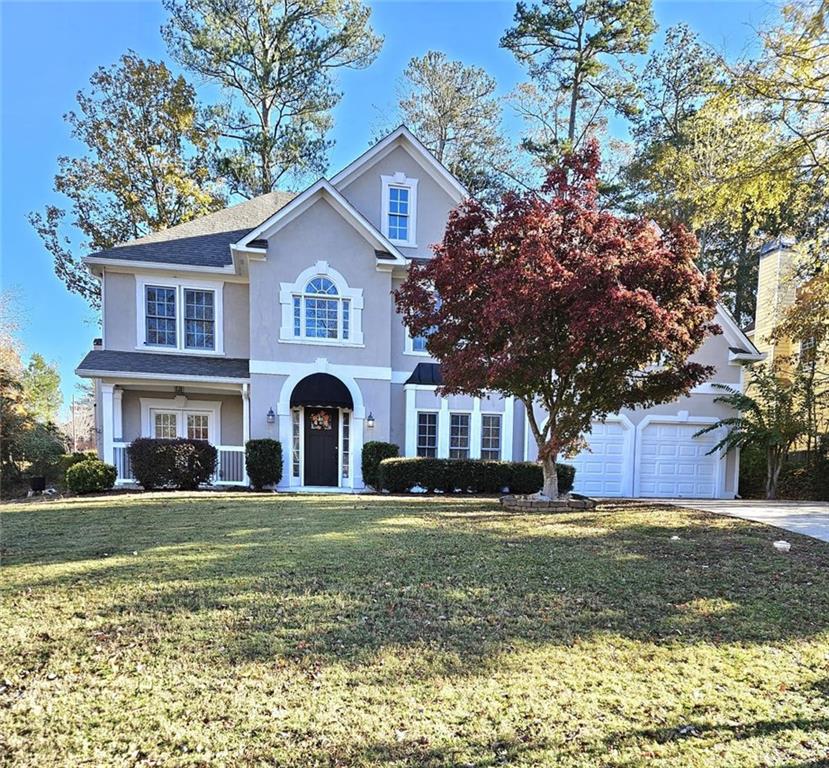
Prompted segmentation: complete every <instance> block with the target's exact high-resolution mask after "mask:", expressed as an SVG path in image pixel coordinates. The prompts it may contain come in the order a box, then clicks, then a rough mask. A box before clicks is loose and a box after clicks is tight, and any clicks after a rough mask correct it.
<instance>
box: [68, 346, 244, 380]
mask: <svg viewBox="0 0 829 768" xmlns="http://www.w3.org/2000/svg"><path fill="white" fill-rule="evenodd" d="M75 373H77V374H78V376H123V377H125V378H153V379H158V378H165V377H170V378H176V379H179V378H196V379H200V378H206V379H222V380H225V379H237V380H244V379H248V378H249V377H250V373H249V369H248V361H247V360H244V359H242V358H235V357H209V356H206V355H167V354H163V353H157V352H121V351H118V350H111V349H93V350H92V351H91V352H88V353H87V355H86V357H85V358H84V359H83V360H82V361H81V364H80V365H79V366H78V367H77V369H76V370H75Z"/></svg>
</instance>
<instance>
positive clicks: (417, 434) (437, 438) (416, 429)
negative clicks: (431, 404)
mask: <svg viewBox="0 0 829 768" xmlns="http://www.w3.org/2000/svg"><path fill="white" fill-rule="evenodd" d="M421 413H423V414H427V413H434V414H435V415H436V416H437V419H436V422H435V428H436V429H437V433H436V434H435V458H436V459H438V458H441V455H440V422H441V419H440V410H439V409H438V408H417V409H416V410H415V412H414V451H413V453H412V454H411V455H412V456H419V455H420V454H419V453H418V452H417V451H418V448H419V447H420V446H419V444H418V438H419V437H420V414H421Z"/></svg>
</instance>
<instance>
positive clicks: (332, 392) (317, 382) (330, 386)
mask: <svg viewBox="0 0 829 768" xmlns="http://www.w3.org/2000/svg"><path fill="white" fill-rule="evenodd" d="M300 405H322V406H331V407H335V408H349V409H352V410H353V409H354V401H353V400H352V399H351V392H349V391H348V387H346V385H345V384H343V383H342V382H341V381H340V380H339V379H338V378H337V377H336V376H332V375H331V374H330V373H312V374H311V375H310V376H306V377H305V378H304V379H303V380H302V381H300V382H299V384H297V385H296V386H295V387H294V391H293V392H291V408H296V407H298V406H300Z"/></svg>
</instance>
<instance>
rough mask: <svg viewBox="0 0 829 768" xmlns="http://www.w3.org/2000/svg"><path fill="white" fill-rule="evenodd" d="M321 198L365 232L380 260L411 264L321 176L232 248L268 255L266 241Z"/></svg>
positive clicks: (385, 262)
mask: <svg viewBox="0 0 829 768" xmlns="http://www.w3.org/2000/svg"><path fill="white" fill-rule="evenodd" d="M318 200H325V201H326V202H327V203H329V204H330V205H331V207H332V208H333V209H334V210H335V211H337V212H338V213H339V214H340V215H341V216H342V217H343V219H345V220H346V221H347V222H348V223H349V224H351V226H352V227H354V229H355V230H357V232H358V233H359V234H360V235H362V236H363V237H364V238H365V239H366V240H367V241H368V242H369V244H370V245H371V246H372V247H373V248H374V251H375V256H376V258H377V260H378V261H382V262H383V263H384V264H389V265H394V264H400V265H405V264H407V261H406V259H405V258H404V257H403V255H402V254H401V253H400V251H399V250H398V249H397V247H396V246H395V245H393V244H392V243H391V242H390V241H389V240H388V238H386V237H385V236H383V235H382V234H381V233H380V232H378V231H377V230H376V229H375V228H374V227H373V226H372V225H371V224H370V223H369V222H368V220H367V219H366V218H365V217H364V216H363V215H362V214H361V213H360V212H359V211H358V210H357V209H356V208H354V206H353V205H351V203H349V202H348V200H346V199H345V198H344V197H343V196H342V195H341V194H340V193H339V191H337V189H336V188H335V187H334V186H333V185H332V184H331V183H330V182H329V181H327V180H325V179H320V180H319V181H318V182H316V183H315V184H312V185H311V186H310V187H308V189H306V190H305V191H304V192H302V193H301V194H299V195H297V196H296V197H295V198H294V199H293V200H291V202H290V203H288V204H287V205H285V206H283V207H282V208H280V209H279V210H278V211H277V212H276V213H274V214H273V215H272V216H270V217H268V218H267V219H266V220H265V221H263V222H262V223H261V224H260V225H259V226H258V227H257V228H256V229H253V230H251V231H250V232H248V233H247V234H246V235H245V236H244V237H242V238H241V239H239V240H238V241H237V242H236V243H234V244H233V245H232V246H231V248H232V249H235V250H239V251H246V252H251V251H253V252H258V253H260V254H261V255H263V256H264V254H265V249H264V248H263V247H262V245H263V243H262V241H264V240H267V239H268V238H269V237H271V236H272V235H274V234H275V233H276V232H278V231H279V230H280V229H282V227H284V226H285V225H286V224H288V223H289V222H291V221H293V220H294V219H296V218H297V217H298V216H301V215H302V214H303V213H304V212H305V211H307V210H308V209H309V208H310V207H311V206H312V205H313V204H314V203H316V202H317V201H318Z"/></svg>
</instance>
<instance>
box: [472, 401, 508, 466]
mask: <svg viewBox="0 0 829 768" xmlns="http://www.w3.org/2000/svg"><path fill="white" fill-rule="evenodd" d="M484 416H497V417H498V420H499V421H500V431H499V434H498V438H499V443H498V459H490V461H498V460H501V459H503V456H504V422H505V421H506V418H505V416H506V414H505V412H503V411H481V412H480V413H479V414H478V424H479V425H480V429H479V433H478V449H477V453H478V455H477V457H476V458H478V459H480V458H481V454H482V453H483V450H484Z"/></svg>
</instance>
